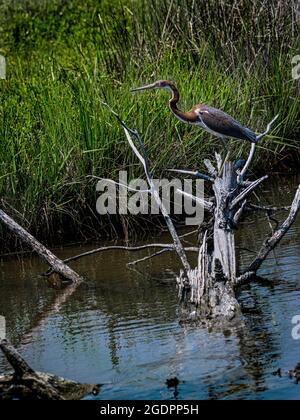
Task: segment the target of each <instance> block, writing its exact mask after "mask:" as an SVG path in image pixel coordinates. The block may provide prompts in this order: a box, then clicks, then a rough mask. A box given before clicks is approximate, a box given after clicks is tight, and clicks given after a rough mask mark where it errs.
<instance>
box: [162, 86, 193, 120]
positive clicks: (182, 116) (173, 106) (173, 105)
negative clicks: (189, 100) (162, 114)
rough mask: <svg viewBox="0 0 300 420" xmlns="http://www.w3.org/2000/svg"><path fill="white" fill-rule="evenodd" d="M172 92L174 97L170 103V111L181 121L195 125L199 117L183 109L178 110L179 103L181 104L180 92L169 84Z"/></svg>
mask: <svg viewBox="0 0 300 420" xmlns="http://www.w3.org/2000/svg"><path fill="white" fill-rule="evenodd" d="M169 87H170V90H171V92H172V97H171V99H170V101H169V106H170V110H171V111H172V113H173V114H174V115H175V117H177V118H178V119H179V120H180V121H182V122H185V123H187V124H195V123H196V122H197V120H198V116H197V115H196V114H195V113H194V112H193V111H189V112H184V111H181V109H178V107H177V103H178V102H179V92H178V89H177V88H176V86H175V85H173V84H169Z"/></svg>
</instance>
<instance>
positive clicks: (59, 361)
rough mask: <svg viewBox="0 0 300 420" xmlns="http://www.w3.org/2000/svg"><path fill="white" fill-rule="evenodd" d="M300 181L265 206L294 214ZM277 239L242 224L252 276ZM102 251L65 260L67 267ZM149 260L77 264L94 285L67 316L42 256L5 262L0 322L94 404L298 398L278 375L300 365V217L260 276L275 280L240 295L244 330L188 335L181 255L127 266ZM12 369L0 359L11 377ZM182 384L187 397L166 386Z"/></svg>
mask: <svg viewBox="0 0 300 420" xmlns="http://www.w3.org/2000/svg"><path fill="white" fill-rule="evenodd" d="M299 181H300V178H299V177H289V178H280V181H279V179H276V180H275V181H274V182H273V183H266V184H265V185H264V187H261V190H260V193H259V195H260V197H261V199H262V201H263V202H264V203H265V204H271V203H276V204H277V205H278V204H280V205H287V204H290V202H291V200H292V198H293V194H294V192H295V189H296V186H297V184H298V183H299ZM277 217H278V219H282V218H283V217H284V214H278V215H277ZM269 229H270V227H269V224H268V222H267V220H266V217H265V215H264V214H260V215H257V216H256V217H252V218H250V219H249V220H247V224H246V223H244V224H243V225H242V226H241V228H240V230H239V233H238V245H239V251H238V258H239V262H240V265H241V266H245V265H246V264H247V262H249V261H250V260H251V258H252V257H253V255H254V254H253V252H254V251H255V250H257V249H258V247H259V245H260V244H261V242H262V240H263V239H264V237H265V235H266V234H267V233H268V232H269ZM186 239H187V240H189V239H191V240H192V237H191V238H186ZM159 240H160V241H163V240H165V241H166V240H168V239H167V237H163V238H160V239H159ZM150 241H151V239H149V242H150ZM155 241H157V238H156V239H155ZM91 248H93V246H92V245H89V246H72V247H69V246H68V247H65V248H59V249H55V253H56V254H57V255H58V256H60V257H61V258H65V257H68V256H70V255H74V254H78V253H81V252H84V251H85V250H88V249H91ZM245 248H247V250H246V249H245ZM144 255H147V251H146V253H145V251H144V252H140V253H134V254H133V253H130V252H124V251H109V252H106V253H103V254H99V255H94V256H90V257H87V258H84V259H82V260H79V261H77V262H75V263H74V264H73V267H74V268H75V269H76V270H77V271H79V272H80V273H84V274H85V275H86V276H87V278H88V280H87V282H86V283H84V284H83V285H81V286H80V287H79V288H78V289H77V290H76V291H75V292H74V294H73V295H72V296H71V297H70V298H69V299H65V302H64V303H62V305H61V306H60V309H59V310H58V311H55V310H53V303H54V302H55V299H56V298H59V294H60V293H61V292H59V291H56V290H53V289H51V288H49V287H48V286H47V284H46V283H45V281H44V280H43V279H41V278H40V277H39V274H40V273H41V272H43V271H44V270H45V268H46V266H45V265H44V264H43V263H42V262H40V260H39V259H38V258H37V257H34V256H32V255H25V256H23V257H22V258H21V257H18V258H12V257H9V258H7V257H5V258H2V260H1V262H0V315H4V316H5V317H6V321H7V334H8V336H9V338H10V339H11V341H12V342H13V343H14V344H16V346H17V347H18V349H19V350H20V351H21V353H22V355H23V356H24V357H25V358H26V360H27V361H28V362H29V364H30V365H32V367H34V369H36V370H40V371H46V372H51V373H55V374H57V375H60V376H63V377H66V378H69V379H74V380H77V381H82V382H89V383H101V384H103V387H102V389H101V392H100V394H99V395H98V396H92V395H89V396H87V397H86V398H87V399H93V398H95V399H174V398H177V399H299V397H300V385H295V384H294V383H293V381H292V380H291V379H289V377H288V376H287V375H283V376H282V377H281V378H280V377H278V376H274V375H273V373H274V372H275V371H276V370H277V369H278V368H281V369H282V371H283V373H284V372H285V371H287V370H288V369H290V368H293V367H295V365H296V364H297V363H298V362H300V340H295V339H293V338H292V328H293V327H294V325H293V324H292V319H293V317H294V316H295V315H300V218H298V221H297V223H296V224H295V225H294V226H293V227H292V229H291V230H290V232H289V233H288V234H287V236H286V237H285V238H284V240H283V241H282V243H281V245H280V247H279V248H277V250H276V252H275V253H273V254H272V255H271V256H270V258H269V259H268V260H267V261H266V262H265V264H264V266H263V268H262V269H261V270H260V272H259V274H260V275H261V276H262V277H264V279H265V281H261V282H257V283H252V284H251V285H249V286H245V287H243V288H242V289H241V290H240V292H239V301H240V303H241V305H242V308H243V318H244V326H243V328H241V329H239V330H238V331H236V332H235V331H232V332H230V331H225V332H222V333H221V332H214V331H208V330H206V329H203V328H200V327H196V326H182V325H180V323H179V322H178V321H179V319H178V300H177V292H176V287H175V276H176V273H177V272H178V268H179V266H178V263H177V259H176V256H174V255H171V254H166V253H165V254H163V255H161V256H159V257H156V258H155V259H153V260H151V261H148V262H145V263H142V264H140V265H139V266H138V268H139V272H137V271H133V270H129V269H128V268H126V264H127V263H128V262H129V261H131V260H134V259H136V258H138V257H141V256H144ZM8 370H9V366H8V365H7V363H6V361H5V360H4V359H3V357H2V356H1V355H0V374H1V373H3V372H7V371H8ZM175 376H176V377H177V378H178V379H179V381H180V383H179V385H178V387H177V389H176V390H174V388H168V387H167V385H166V380H167V379H168V378H172V377H175Z"/></svg>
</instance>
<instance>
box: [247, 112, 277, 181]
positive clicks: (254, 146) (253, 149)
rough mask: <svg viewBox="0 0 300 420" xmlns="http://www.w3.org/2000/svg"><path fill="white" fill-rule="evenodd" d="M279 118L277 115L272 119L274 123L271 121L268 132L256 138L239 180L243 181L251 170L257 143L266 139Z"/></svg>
mask: <svg viewBox="0 0 300 420" xmlns="http://www.w3.org/2000/svg"><path fill="white" fill-rule="evenodd" d="M278 116H279V114H277V115H276V116H275V117H274V118H273V119H272V121H270V122H269V124H268V125H267V128H266V130H265V131H264V132H263V133H262V134H260V135H259V136H257V137H256V141H255V143H252V144H251V149H250V153H249V156H248V159H247V161H246V163H245V166H244V168H243V169H242V171H241V173H240V175H239V179H241V180H242V179H243V176H244V175H245V173H246V172H247V170H248V168H249V166H250V164H251V162H252V159H253V158H254V154H255V149H256V145H257V142H258V141H259V140H261V139H262V138H263V137H265V136H266V135H267V134H268V133H269V132H270V130H271V127H272V124H273V123H274V122H275V121H276V120H277V118H278Z"/></svg>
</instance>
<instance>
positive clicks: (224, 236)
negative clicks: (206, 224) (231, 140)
mask: <svg viewBox="0 0 300 420" xmlns="http://www.w3.org/2000/svg"><path fill="white" fill-rule="evenodd" d="M213 190H214V194H215V197H216V208H215V221H214V254H213V266H214V267H215V265H216V261H217V260H218V261H219V262H220V263H221V266H222V269H223V273H224V275H225V277H226V278H227V279H228V280H230V281H231V283H232V284H234V283H235V279H236V256H235V237H234V231H233V226H232V220H233V213H232V212H231V211H230V209H229V206H230V201H231V200H232V197H233V194H234V193H235V191H237V175H236V172H235V170H234V167H233V163H232V162H225V164H224V168H223V176H222V177H217V178H216V179H215V182H214V184H213Z"/></svg>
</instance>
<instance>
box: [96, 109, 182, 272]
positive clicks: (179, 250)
mask: <svg viewBox="0 0 300 420" xmlns="http://www.w3.org/2000/svg"><path fill="white" fill-rule="evenodd" d="M103 105H105V106H106V107H107V108H108V109H109V110H110V111H111V112H112V114H113V115H114V116H115V117H116V118H117V120H118V121H119V123H120V124H121V126H122V127H123V129H124V132H125V135H126V138H127V141H128V143H129V145H130V147H131V148H132V150H133V152H134V154H135V155H136V156H137V158H138V159H139V160H140V162H141V163H142V165H143V167H144V171H145V174H146V178H147V181H148V184H149V186H150V190H151V193H152V195H153V197H154V199H155V201H156V202H157V204H158V206H159V208H160V210H161V212H162V215H163V216H164V218H165V221H166V224H167V226H168V228H169V231H170V234H171V236H172V238H173V241H174V246H175V250H176V252H177V254H178V256H179V258H180V260H181V263H182V265H183V268H184V271H185V272H188V271H189V270H190V264H189V262H188V259H187V256H186V254H185V251H184V248H183V246H182V244H181V241H180V239H179V237H178V234H177V232H176V229H175V227H174V225H173V222H172V219H171V217H170V215H169V214H168V212H167V210H166V208H165V206H164V204H163V202H162V200H161V198H160V196H159V192H158V191H157V188H156V186H155V183H154V182H153V179H152V175H151V173H150V167H149V160H148V156H147V154H146V151H145V148H144V144H143V141H142V139H141V136H140V135H139V133H138V131H137V130H132V129H130V128H129V127H128V126H127V125H126V124H125V123H124V121H122V119H121V118H120V117H119V115H118V114H117V113H116V112H115V111H113V110H112V109H111V108H110V106H109V105H107V104H106V103H103ZM132 136H133V137H134V138H136V139H137V141H138V143H139V146H140V148H141V151H142V155H141V154H140V152H139V151H138V150H137V148H136V146H135V144H134V142H133V140H132Z"/></svg>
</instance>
